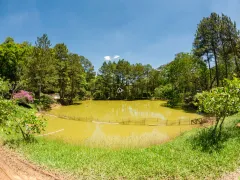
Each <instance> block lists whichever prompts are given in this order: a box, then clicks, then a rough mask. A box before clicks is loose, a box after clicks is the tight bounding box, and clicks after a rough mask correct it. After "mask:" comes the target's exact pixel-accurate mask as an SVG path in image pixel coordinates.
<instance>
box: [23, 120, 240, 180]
mask: <svg viewBox="0 0 240 180" xmlns="http://www.w3.org/2000/svg"><path fill="white" fill-rule="evenodd" d="M227 121H228V123H227V124H226V125H225V130H224V132H225V133H224V134H225V136H224V138H223V139H222V140H221V142H220V143H219V145H220V146H218V147H217V148H216V147H215V148H210V147H209V148H210V149H211V150H209V148H206V147H205V146H206V144H208V141H209V138H210V137H209V133H208V129H194V130H192V131H190V132H187V133H184V134H183V135H181V136H179V137H177V138H176V139H174V140H172V141H170V142H167V143H165V144H161V145H157V146H152V147H148V148H121V149H110V148H91V147H83V146H78V145H73V144H67V143H64V142H63V141H59V140H47V139H40V140H39V141H38V142H36V143H32V144H20V146H19V151H20V152H22V153H24V154H25V155H26V156H27V157H28V158H29V159H30V160H32V161H34V162H37V163H38V164H40V165H44V166H46V167H48V168H53V169H58V170H61V171H64V172H68V173H73V174H74V175H76V176H77V177H78V178H79V179H82V178H86V179H194V180H195V179H205V178H208V179H216V178H217V177H219V176H220V175H221V174H223V173H224V172H228V171H233V170H234V169H236V168H237V167H239V166H240V153H239V152H240V151H239V150H240V129H239V128H237V127H236V126H235V125H236V124H237V123H238V122H240V117H239V116H234V117H231V118H228V119H227Z"/></svg>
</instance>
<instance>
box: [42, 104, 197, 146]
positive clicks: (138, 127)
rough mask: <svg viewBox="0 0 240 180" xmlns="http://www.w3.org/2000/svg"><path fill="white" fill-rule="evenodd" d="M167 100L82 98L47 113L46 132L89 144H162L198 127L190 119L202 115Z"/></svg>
mask: <svg viewBox="0 0 240 180" xmlns="http://www.w3.org/2000/svg"><path fill="white" fill-rule="evenodd" d="M165 103H166V102H164V101H150V100H142V101H82V102H80V103H78V104H76V105H71V106H60V107H58V108H54V109H53V110H51V111H50V112H48V115H45V117H46V118H47V119H48V126H47V132H45V133H50V134H49V135H47V136H46V137H50V138H61V139H64V140H66V141H70V142H74V143H81V144H84V145H88V146H104V147H106V146H107V147H108V146H109V147H122V146H126V147H142V146H149V145H153V144H159V143H161V142H164V141H167V140H169V139H171V138H173V137H176V136H177V135H179V134H181V133H182V132H184V131H186V130H190V129H192V128H194V127H197V126H193V125H190V120H191V119H194V118H198V117H201V116H200V115H198V114H195V113H187V112H185V111H183V110H181V109H171V108H168V107H165V106H164V104H165ZM179 124H180V125H179ZM52 132H53V133H52ZM54 132H56V133H54ZM51 133H52V134H51Z"/></svg>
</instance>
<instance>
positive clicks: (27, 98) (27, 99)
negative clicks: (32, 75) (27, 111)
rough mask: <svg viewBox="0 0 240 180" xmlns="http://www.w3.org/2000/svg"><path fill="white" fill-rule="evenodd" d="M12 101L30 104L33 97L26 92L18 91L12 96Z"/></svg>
mask: <svg viewBox="0 0 240 180" xmlns="http://www.w3.org/2000/svg"><path fill="white" fill-rule="evenodd" d="M13 99H16V100H20V101H23V102H26V103H32V102H33V95H32V94H31V93H30V92H28V91H24V90H20V91H19V92H18V93H14V94H13Z"/></svg>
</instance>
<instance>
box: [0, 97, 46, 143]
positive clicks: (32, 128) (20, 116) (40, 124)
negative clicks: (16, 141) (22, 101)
mask: <svg viewBox="0 0 240 180" xmlns="http://www.w3.org/2000/svg"><path fill="white" fill-rule="evenodd" d="M45 122H46V121H45V120H44V119H41V118H38V117H36V115H35V111H34V110H29V109H26V108H23V107H20V106H18V105H17V104H16V103H15V102H14V101H10V100H4V99H0V125H1V127H2V130H3V131H4V132H5V134H6V135H14V136H15V135H18V134H21V135H22V137H23V139H24V140H25V141H30V140H31V139H33V135H34V134H39V133H41V132H42V131H43V130H44V128H45V124H46V123H45Z"/></svg>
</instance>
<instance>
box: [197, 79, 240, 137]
mask: <svg viewBox="0 0 240 180" xmlns="http://www.w3.org/2000/svg"><path fill="white" fill-rule="evenodd" d="M224 82H225V84H224V87H217V88H213V89H212V90H211V91H210V92H207V91H204V92H202V93H198V94H197V95H196V97H195V98H196V105H197V106H198V107H199V111H201V112H205V113H207V114H211V115H214V116H215V117H216V124H215V127H214V129H213V131H212V135H213V138H214V140H215V141H217V140H219V139H220V138H221V132H222V126H223V123H224V120H225V119H226V117H228V116H231V115H233V114H236V113H237V112H239V111H240V79H238V78H236V77H234V78H233V80H227V79H226V80H225V81H224Z"/></svg>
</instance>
